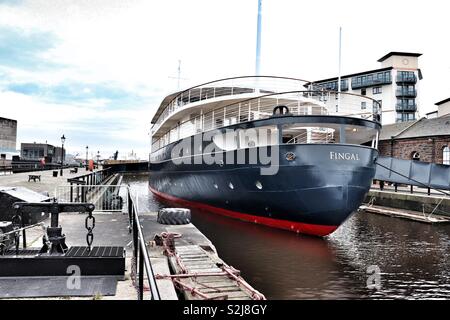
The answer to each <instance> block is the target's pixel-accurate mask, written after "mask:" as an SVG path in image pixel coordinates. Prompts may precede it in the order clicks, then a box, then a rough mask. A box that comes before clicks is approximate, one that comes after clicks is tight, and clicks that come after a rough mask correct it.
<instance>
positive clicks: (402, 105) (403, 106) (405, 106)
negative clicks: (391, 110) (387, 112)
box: [395, 103, 417, 112]
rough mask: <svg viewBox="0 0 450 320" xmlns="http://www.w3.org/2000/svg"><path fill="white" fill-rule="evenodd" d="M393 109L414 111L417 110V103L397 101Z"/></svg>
mask: <svg viewBox="0 0 450 320" xmlns="http://www.w3.org/2000/svg"><path fill="white" fill-rule="evenodd" d="M395 111H397V112H415V111H417V104H416V103H414V104H407V103H397V104H396V105H395Z"/></svg>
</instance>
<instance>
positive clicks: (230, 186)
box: [228, 182, 234, 190]
mask: <svg viewBox="0 0 450 320" xmlns="http://www.w3.org/2000/svg"><path fill="white" fill-rule="evenodd" d="M228 187H229V188H230V189H231V190H233V189H234V185H233V184H232V183H231V182H230V183H229V184H228Z"/></svg>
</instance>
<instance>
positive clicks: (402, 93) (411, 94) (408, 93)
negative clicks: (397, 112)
mask: <svg viewBox="0 0 450 320" xmlns="http://www.w3.org/2000/svg"><path fill="white" fill-rule="evenodd" d="M396 96H397V97H408V98H415V97H417V90H416V89H413V90H405V89H401V88H400V89H397V91H396Z"/></svg>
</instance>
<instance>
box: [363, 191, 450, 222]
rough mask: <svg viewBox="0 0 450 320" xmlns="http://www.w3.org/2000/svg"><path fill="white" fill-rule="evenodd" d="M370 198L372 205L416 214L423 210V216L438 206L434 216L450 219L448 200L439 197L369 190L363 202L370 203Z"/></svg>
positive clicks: (449, 200)
mask: <svg viewBox="0 0 450 320" xmlns="http://www.w3.org/2000/svg"><path fill="white" fill-rule="evenodd" d="M372 198H375V200H374V202H373V204H374V205H378V206H383V207H389V208H395V209H403V210H412V211H418V212H423V210H424V209H425V214H430V213H431V212H432V211H433V209H434V208H435V207H436V206H437V205H439V206H438V207H437V209H436V211H435V214H438V215H442V216H449V217H450V198H444V199H442V197H440V196H428V195H420V194H408V193H401V192H393V191H379V190H370V191H369V193H368V194H367V196H366V199H365V201H364V202H365V203H370V201H371V199H372Z"/></svg>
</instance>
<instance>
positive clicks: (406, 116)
mask: <svg viewBox="0 0 450 320" xmlns="http://www.w3.org/2000/svg"><path fill="white" fill-rule="evenodd" d="M413 120H416V114H415V113H414V112H398V113H397V122H406V121H413Z"/></svg>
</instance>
